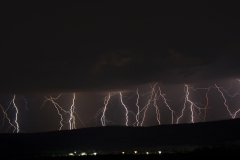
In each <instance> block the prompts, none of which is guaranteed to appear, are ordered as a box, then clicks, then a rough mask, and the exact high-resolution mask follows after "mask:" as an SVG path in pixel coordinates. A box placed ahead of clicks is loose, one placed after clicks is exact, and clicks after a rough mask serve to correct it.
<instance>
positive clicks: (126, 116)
mask: <svg viewBox="0 0 240 160" xmlns="http://www.w3.org/2000/svg"><path fill="white" fill-rule="evenodd" d="M119 95H120V101H121V103H122V105H123V107H124V108H125V110H126V114H125V116H126V126H128V109H127V106H126V105H125V104H124V103H123V100H122V93H121V92H119Z"/></svg>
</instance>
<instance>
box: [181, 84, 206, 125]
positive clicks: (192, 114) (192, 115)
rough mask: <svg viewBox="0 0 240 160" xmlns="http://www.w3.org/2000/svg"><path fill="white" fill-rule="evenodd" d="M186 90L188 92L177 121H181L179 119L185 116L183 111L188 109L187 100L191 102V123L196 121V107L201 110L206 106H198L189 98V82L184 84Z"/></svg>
mask: <svg viewBox="0 0 240 160" xmlns="http://www.w3.org/2000/svg"><path fill="white" fill-rule="evenodd" d="M184 92H185V93H186V95H185V101H184V104H183V109H182V111H181V115H180V116H179V117H178V118H177V123H179V120H180V119H181V118H182V117H183V113H184V111H185V109H186V105H187V102H188V103H189V104H190V107H189V108H190V112H191V123H194V122H195V120H194V119H195V117H194V115H195V114H196V112H195V108H197V109H198V110H199V112H200V110H204V109H205V108H200V107H198V106H197V105H196V104H195V103H194V102H192V101H191V100H190V98H189V94H190V93H189V86H188V85H187V84H185V85H184Z"/></svg>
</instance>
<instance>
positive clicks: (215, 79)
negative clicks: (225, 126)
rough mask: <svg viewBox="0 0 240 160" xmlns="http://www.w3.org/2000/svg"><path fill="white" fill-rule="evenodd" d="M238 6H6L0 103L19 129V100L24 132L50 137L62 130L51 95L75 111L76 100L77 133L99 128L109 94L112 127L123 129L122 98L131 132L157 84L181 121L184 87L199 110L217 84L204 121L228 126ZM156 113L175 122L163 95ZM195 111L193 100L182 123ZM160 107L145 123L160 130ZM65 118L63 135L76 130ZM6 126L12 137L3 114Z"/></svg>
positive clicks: (239, 41)
mask: <svg viewBox="0 0 240 160" xmlns="http://www.w3.org/2000/svg"><path fill="white" fill-rule="evenodd" d="M239 7H240V1H238V0H232V1H227V0H225V1H221V2H220V1H211V0H197V1H191V0H188V1H186V0H181V1H172V0H168V1H159V2H157V1H134V0H132V1H124V0H121V1H118V0H115V1H107V0H101V1H97V0H87V1H59V0H58V1H40V0H35V1H4V2H0V22H1V27H0V29H1V30H0V55H1V63H0V72H1V78H0V105H1V106H2V109H4V110H5V111H6V113H7V114H8V117H9V118H10V121H11V122H12V123H13V124H14V125H16V123H15V122H14V121H15V120H16V119H15V116H16V109H15V108H14V105H13V103H11V101H12V100H13V97H14V95H15V104H16V106H17V108H18V111H19V112H18V123H19V128H20V132H44V131H53V130H59V127H60V125H59V121H60V116H59V115H58V113H57V110H56V108H55V107H54V105H53V103H51V102H50V101H46V102H45V103H44V101H45V100H46V98H45V96H46V97H48V98H49V97H50V96H52V97H53V98H56V97H57V96H58V95H59V94H60V93H62V95H61V96H60V97H59V99H58V100H56V102H57V103H59V104H60V105H61V106H62V107H64V108H65V109H66V110H69V109H70V106H71V104H72V99H73V93H75V95H76V99H75V112H76V113H77V114H78V116H79V118H80V119H81V120H82V121H83V123H84V125H83V124H82V123H81V122H80V120H78V119H76V128H83V127H94V126H101V125H102V123H101V120H100V118H101V116H102V113H100V115H98V117H97V118H96V119H94V118H93V117H94V116H95V114H96V113H97V111H98V110H99V109H101V108H102V107H104V98H105V97H106V96H107V95H108V94H109V93H111V94H114V95H112V97H111V98H110V100H109V105H108V106H107V107H108V109H107V111H106V119H107V120H109V122H108V123H107V125H113V124H115V125H125V110H124V107H123V105H121V101H120V94H119V92H121V93H122V95H123V102H124V104H125V105H126V106H127V107H128V109H129V110H130V111H131V112H129V114H128V116H129V124H128V125H130V126H131V125H133V123H134V122H135V119H134V118H135V116H136V112H137V107H136V100H137V95H136V94H135V93H136V91H137V89H138V91H139V93H140V94H144V95H140V97H139V107H140V108H141V109H142V108H143V107H144V106H145V105H146V104H147V103H148V99H149V97H150V96H151V86H153V85H154V84H156V83H157V84H156V88H155V89H156V91H159V90H158V87H160V88H161V90H162V93H163V94H164V97H165V98H166V99H167V102H168V103H169V105H170V107H171V108H172V109H173V110H174V112H175V113H174V114H175V115H174V124H175V123H176V121H177V118H178V117H179V116H180V115H181V110H182V109H183V107H184V101H185V100H186V99H185V97H186V92H184V89H186V86H185V85H187V86H188V87H189V92H190V93H189V99H190V100H191V102H193V103H194V104H196V105H197V106H198V107H200V108H204V106H206V103H207V99H206V93H207V91H208V90H207V88H208V87H209V86H212V88H211V89H210V91H209V92H208V96H209V97H208V102H209V103H208V110H207V118H206V121H212V120H220V119H231V118H232V117H231V115H230V114H229V112H228V110H227V108H226V105H227V106H229V109H230V112H232V113H234V112H236V111H237V110H238V109H240V101H239V96H238V94H240V91H239V90H240V81H239V80H238V79H240V72H239V71H240V63H239V58H238V55H239V53H240V29H239V28H240V22H239V20H240V10H239ZM215 84H216V85H217V86H218V87H221V88H220V91H222V92H223V94H224V96H225V98H226V99H227V100H226V102H225V103H224V98H223V96H222V95H221V92H220V91H219V90H218V89H217V88H216V86H215ZM191 87H193V88H191ZM214 87H215V88H214ZM196 88H204V89H202V90H194V89H196ZM185 91H186V90H185ZM158 93H159V92H158ZM234 94H236V95H235V96H234ZM130 97H132V99H130ZM43 103H44V105H43ZM157 106H158V107H159V110H160V113H161V124H171V112H170V110H168V109H167V107H166V105H165V103H164V101H163V99H161V97H160V98H159V100H158V101H157ZM190 106H191V103H189V101H188V102H187V105H186V110H185V112H184V116H183V117H182V119H181V120H180V122H179V123H189V122H191V113H190V112H191V108H190ZM155 110H156V108H155V106H154V101H153V100H152V101H151V104H150V105H149V109H148V110H147V113H146V120H145V122H144V125H143V126H150V125H158V121H157V120H156V113H155ZM201 113H203V111H202V112H201ZM61 114H63V117H64V122H63V124H64V126H63V128H62V129H69V124H68V119H69V114H67V113H65V114H64V113H63V112H61ZM194 115H195V116H196V115H199V117H196V119H194V122H202V121H204V120H203V117H204V116H203V115H202V114H199V110H198V109H196V110H195V113H194ZM142 116H143V115H142V114H141V115H140V117H141V118H142ZM1 117H2V118H1ZM239 117H240V112H239V113H238V114H237V116H236V117H235V118H239ZM110 121H111V122H110ZM1 124H2V127H1V128H0V132H2V133H3V132H13V127H9V126H10V124H9V123H8V121H7V119H6V116H5V115H4V113H3V111H2V110H1V112H0V125H1Z"/></svg>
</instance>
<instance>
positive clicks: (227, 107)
mask: <svg viewBox="0 0 240 160" xmlns="http://www.w3.org/2000/svg"><path fill="white" fill-rule="evenodd" d="M215 86H216V88H217V89H218V91H219V92H220V93H221V95H222V98H223V99H224V106H225V107H226V109H227V111H228V113H229V115H230V116H231V118H232V119H235V118H236V116H237V113H238V112H240V109H238V110H237V111H235V112H234V113H232V112H231V111H230V109H229V106H228V104H227V99H226V98H225V96H224V94H223V92H222V91H221V89H220V87H218V86H217V85H216V84H215ZM228 95H229V94H228ZM235 95H237V94H235ZM235 95H234V96H235Z"/></svg>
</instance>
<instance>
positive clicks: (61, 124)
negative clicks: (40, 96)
mask: <svg viewBox="0 0 240 160" xmlns="http://www.w3.org/2000/svg"><path fill="white" fill-rule="evenodd" d="M61 95H62V94H60V95H59V96H58V97H56V98H53V97H52V96H50V98H47V97H45V98H46V100H45V101H44V104H45V102H46V101H50V102H52V104H53V105H54V107H55V108H56V110H57V113H58V115H59V116H60V118H61V120H60V122H59V124H60V128H59V130H61V129H62V127H63V123H62V122H63V116H62V114H61V113H60V111H59V108H60V109H61V110H62V111H64V112H65V113H69V112H67V111H65V110H64V109H63V108H62V107H61V106H60V105H59V104H58V103H56V102H55V101H54V100H56V99H58V98H59V97H60V96H61Z"/></svg>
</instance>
